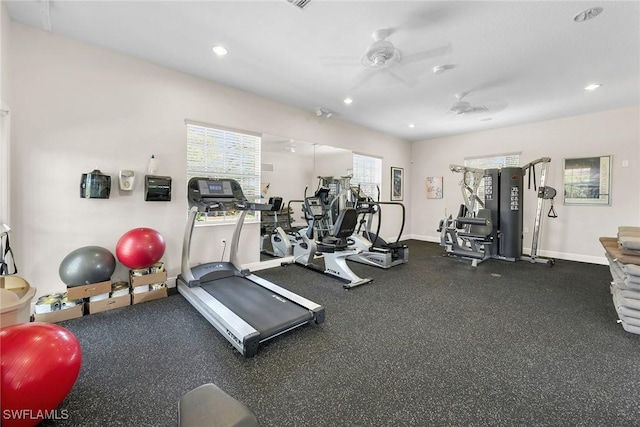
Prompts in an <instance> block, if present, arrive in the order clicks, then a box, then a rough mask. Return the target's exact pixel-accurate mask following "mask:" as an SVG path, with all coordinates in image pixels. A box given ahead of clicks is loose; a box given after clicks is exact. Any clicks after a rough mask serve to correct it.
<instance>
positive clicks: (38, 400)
mask: <svg viewBox="0 0 640 427" xmlns="http://www.w3.org/2000/svg"><path fill="white" fill-rule="evenodd" d="M0 361H1V362H0V363H1V364H2V369H0V371H2V373H1V375H0V376H1V380H0V381H1V383H0V385H1V386H2V388H0V402H1V404H0V406H1V407H2V411H1V412H0V414H1V416H2V425H3V426H5V427H12V426H35V425H36V424H38V423H39V422H42V421H43V419H44V418H46V417H49V418H50V417H51V416H52V414H53V415H54V416H55V415H59V416H63V414H56V413H55V412H54V409H56V408H57V407H58V406H59V405H60V403H62V401H63V400H64V398H65V397H67V394H69V392H70V391H71V388H72V387H73V384H74V383H75V382H76V379H77V378H78V373H79V372H80V365H81V364H82V349H81V348H80V343H79V342H78V339H77V338H76V337H75V336H74V335H73V334H72V333H71V332H70V331H69V330H67V329H65V328H63V327H62V326H58V325H54V324H52V323H41V322H35V323H21V324H17V325H11V326H7V327H5V328H2V329H0Z"/></svg>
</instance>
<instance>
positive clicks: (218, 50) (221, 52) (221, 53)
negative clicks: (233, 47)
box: [213, 45, 228, 56]
mask: <svg viewBox="0 0 640 427" xmlns="http://www.w3.org/2000/svg"><path fill="white" fill-rule="evenodd" d="M213 53H215V54H216V55H218V56H225V55H226V54H227V53H228V51H227V48H226V47H224V46H220V45H217V46H214V47H213Z"/></svg>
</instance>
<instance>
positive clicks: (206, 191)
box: [198, 179, 233, 198]
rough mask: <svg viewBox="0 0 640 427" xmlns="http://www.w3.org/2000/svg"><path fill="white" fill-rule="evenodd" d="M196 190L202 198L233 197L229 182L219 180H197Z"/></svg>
mask: <svg viewBox="0 0 640 427" xmlns="http://www.w3.org/2000/svg"><path fill="white" fill-rule="evenodd" d="M198 189H199V190H200V195H201V196H203V197H224V198H227V197H233V190H232V189H231V182H230V181H226V180H225V181H222V180H219V179H199V180H198Z"/></svg>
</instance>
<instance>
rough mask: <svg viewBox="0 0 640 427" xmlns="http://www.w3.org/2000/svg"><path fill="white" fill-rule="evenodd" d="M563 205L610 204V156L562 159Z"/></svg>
mask: <svg viewBox="0 0 640 427" xmlns="http://www.w3.org/2000/svg"><path fill="white" fill-rule="evenodd" d="M562 179H563V187H564V204H565V205H610V204H611V156H600V157H580V158H573V159H564V166H563V175H562Z"/></svg>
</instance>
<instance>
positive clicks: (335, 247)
mask: <svg viewBox="0 0 640 427" xmlns="http://www.w3.org/2000/svg"><path fill="white" fill-rule="evenodd" d="M348 246H349V243H348V242H347V241H346V240H345V239H336V238H335V237H325V238H324V239H323V240H322V241H321V242H316V249H317V250H318V252H322V253H333V252H338V251H343V250H345V249H347V248H348Z"/></svg>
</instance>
